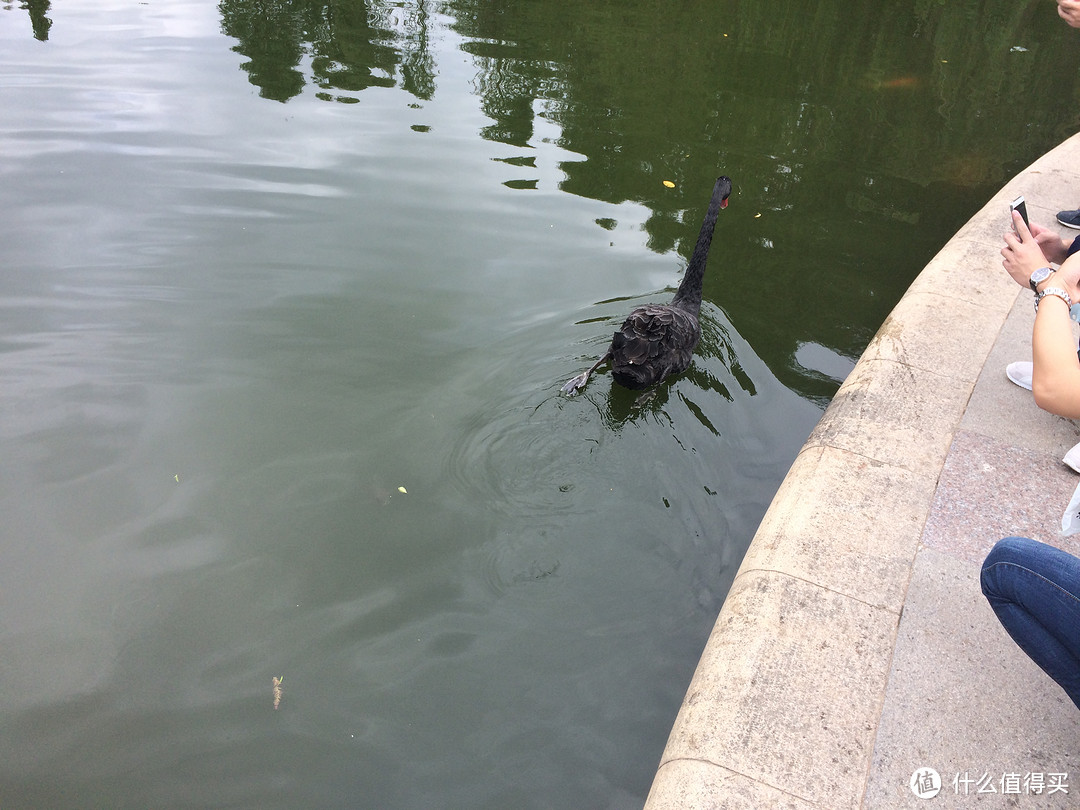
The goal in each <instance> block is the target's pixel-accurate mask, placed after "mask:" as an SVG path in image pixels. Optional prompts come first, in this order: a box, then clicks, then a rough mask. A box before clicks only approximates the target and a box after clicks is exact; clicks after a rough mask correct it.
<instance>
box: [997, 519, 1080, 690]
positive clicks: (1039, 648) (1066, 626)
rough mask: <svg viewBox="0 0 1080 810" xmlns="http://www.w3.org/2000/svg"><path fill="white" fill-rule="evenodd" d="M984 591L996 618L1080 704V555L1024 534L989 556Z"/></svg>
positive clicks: (1011, 539)
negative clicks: (1026, 536) (1069, 552)
mask: <svg viewBox="0 0 1080 810" xmlns="http://www.w3.org/2000/svg"><path fill="white" fill-rule="evenodd" d="M981 582H982V592H983V595H984V596H986V598H987V600H988V601H989V602H990V606H991V607H992V608H993V609H994V613H996V614H997V617H998V620H999V621H1000V622H1001V624H1002V626H1004V628H1005V630H1006V631H1007V632H1008V633H1009V635H1010V636H1012V639H1013V641H1015V642H1016V643H1017V645H1019V647H1020V649H1022V650H1023V651H1024V652H1025V653H1027V654H1028V656H1030V657H1031V659H1032V660H1033V661H1034V662H1035V663H1036V664H1038V665H1039V666H1040V667H1042V669H1043V671H1045V672H1046V674H1047V675H1049V676H1050V677H1051V678H1053V679H1054V680H1055V681H1056V682H1057V683H1058V684H1059V685H1060V686H1061V688H1063V689H1064V690H1065V692H1066V693H1067V694H1068V695H1069V697H1070V698H1071V699H1072V702H1073V703H1075V704H1076V706H1077V707H1078V708H1080V559H1078V558H1076V557H1074V556H1073V555H1071V554H1068V553H1066V552H1064V551H1061V550H1060V549H1056V548H1054V547H1053V546H1048V545H1046V544H1045V543H1039V542H1037V541H1035V540H1028V539H1027V538H1024V537H1007V538H1005V539H1004V540H1001V541H1000V542H998V544H997V545H995V546H994V548H993V549H992V550H991V552H990V553H989V554H988V555H987V557H986V560H985V562H983V568H982V576H981Z"/></svg>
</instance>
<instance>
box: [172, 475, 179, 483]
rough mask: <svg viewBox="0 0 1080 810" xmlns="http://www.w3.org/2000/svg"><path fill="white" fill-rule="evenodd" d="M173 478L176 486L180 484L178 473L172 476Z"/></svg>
mask: <svg viewBox="0 0 1080 810" xmlns="http://www.w3.org/2000/svg"><path fill="white" fill-rule="evenodd" d="M173 478H175V479H176V483H178V484H179V483H180V473H177V474H176V475H174V476H173Z"/></svg>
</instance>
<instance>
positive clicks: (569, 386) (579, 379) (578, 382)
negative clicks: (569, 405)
mask: <svg viewBox="0 0 1080 810" xmlns="http://www.w3.org/2000/svg"><path fill="white" fill-rule="evenodd" d="M610 358H611V352H610V351H608V352H605V354H604V356H603V357H601V358H600V359H599V360H597V361H596V362H595V363H593V364H592V365H591V366H590V367H589V368H587V369H585V370H584V371H583V372H581V373H580V374H578V375H577V376H576V377H574V378H573V379H572V380H567V382H566V385H564V386H563V387H562V392H563V393H564V394H566V395H567V396H569V397H572V396H573V395H574V393H575V392H576V391H578V390H580V389H582V388H584V387H585V383H587V382H588V381H589V377H590V376H591V375H592V373H593V372H594V371H596V370H597V369H598V368H600V366H602V365H604V363H606V362H607V361H608V360H609V359H610Z"/></svg>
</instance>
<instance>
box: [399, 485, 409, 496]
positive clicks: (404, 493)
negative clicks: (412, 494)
mask: <svg viewBox="0 0 1080 810" xmlns="http://www.w3.org/2000/svg"><path fill="white" fill-rule="evenodd" d="M397 491H398V492H400V493H402V494H403V495H408V494H409V491H408V490H407V489H405V487H398V488H397Z"/></svg>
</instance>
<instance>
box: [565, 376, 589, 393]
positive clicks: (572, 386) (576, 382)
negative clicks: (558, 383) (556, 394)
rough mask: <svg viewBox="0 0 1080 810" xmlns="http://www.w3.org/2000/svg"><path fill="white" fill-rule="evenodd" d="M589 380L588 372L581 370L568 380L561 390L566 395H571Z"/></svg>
mask: <svg viewBox="0 0 1080 810" xmlns="http://www.w3.org/2000/svg"><path fill="white" fill-rule="evenodd" d="M588 381H589V372H587V371H583V372H581V373H580V374H578V375H577V376H576V377H574V378H573V379H572V380H568V381H567V383H566V385H564V386H563V387H562V392H563V393H564V394H566V395H567V396H568V397H572V396H573V395H574V394H576V393H577V392H578V390H580V389H582V388H584V387H585V383H587V382H588Z"/></svg>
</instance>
